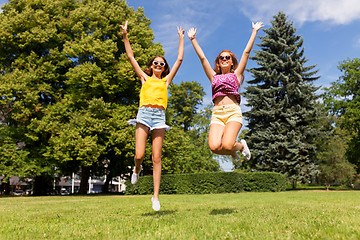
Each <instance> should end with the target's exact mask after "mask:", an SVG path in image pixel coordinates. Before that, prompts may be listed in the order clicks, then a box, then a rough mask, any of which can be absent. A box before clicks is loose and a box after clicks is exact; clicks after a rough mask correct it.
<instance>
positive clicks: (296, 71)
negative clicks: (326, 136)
mask: <svg viewBox="0 0 360 240" xmlns="http://www.w3.org/2000/svg"><path fill="white" fill-rule="evenodd" d="M271 23H272V28H269V29H264V32H265V33H266V35H265V36H264V37H260V39H261V40H262V43H261V44H258V46H260V47H261V49H262V50H261V51H255V56H254V57H252V58H251V59H253V60H255V61H256V62H257V64H258V65H260V67H257V68H253V69H250V70H249V72H251V73H252V74H253V77H254V79H253V80H249V81H247V82H248V84H249V86H248V87H247V88H246V92H245V97H246V98H247V100H248V104H247V106H249V107H251V110H250V111H248V112H246V113H245V114H244V115H245V117H246V118H247V119H248V122H249V124H248V128H249V130H250V132H249V134H248V135H247V138H248V142H249V147H250V148H251V152H252V160H251V162H250V164H251V167H253V168H255V169H257V170H260V171H274V172H279V173H283V174H286V175H287V176H288V177H289V179H290V181H291V182H292V183H293V187H295V186H296V185H295V184H296V182H298V181H305V180H308V179H309V178H310V177H311V175H313V174H315V173H316V172H317V163H316V156H315V150H316V145H315V138H314V137H315V136H316V135H317V132H318V130H317V129H316V128H314V127H313V126H315V124H314V122H316V121H317V118H318V113H317V112H318V110H317V109H318V108H317V107H316V104H317V103H316V100H317V99H318V96H317V95H316V94H315V91H316V90H317V89H318V88H317V87H315V86H313V82H314V81H315V80H316V79H318V78H319V77H317V76H314V75H315V74H316V73H317V70H313V69H314V68H315V65H313V66H304V65H305V63H306V62H307V59H306V58H305V57H304V49H303V48H302V45H303V39H302V37H301V36H298V35H295V31H296V29H295V28H294V27H293V24H292V22H289V21H288V20H287V17H286V15H285V14H284V13H283V12H279V13H278V14H277V15H275V16H274V19H273V20H272V21H271Z"/></svg>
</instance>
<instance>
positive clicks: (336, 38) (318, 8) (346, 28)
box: [0, 0, 360, 170]
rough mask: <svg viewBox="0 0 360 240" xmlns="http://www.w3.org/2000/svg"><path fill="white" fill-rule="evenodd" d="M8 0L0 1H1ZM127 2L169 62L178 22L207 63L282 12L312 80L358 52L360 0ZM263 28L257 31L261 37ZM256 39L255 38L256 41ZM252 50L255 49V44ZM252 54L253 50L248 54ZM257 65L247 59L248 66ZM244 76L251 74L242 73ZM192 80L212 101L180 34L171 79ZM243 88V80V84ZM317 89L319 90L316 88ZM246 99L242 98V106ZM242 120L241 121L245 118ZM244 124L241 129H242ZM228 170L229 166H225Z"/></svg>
mask: <svg viewBox="0 0 360 240" xmlns="http://www.w3.org/2000/svg"><path fill="white" fill-rule="evenodd" d="M6 2H7V1H3V0H0V4H1V5H3V4H4V3H6ZM127 2H128V5H129V6H130V7H134V9H137V8H138V7H143V8H144V12H145V15H146V17H147V18H149V19H150V20H151V21H152V23H151V26H150V27H151V28H152V30H153V32H154V35H155V40H154V41H155V42H159V43H161V44H162V46H163V48H164V50H165V57H166V59H167V60H168V62H169V64H170V65H172V64H173V63H174V62H175V59H176V56H177V48H178V35H177V28H176V27H177V26H182V27H183V28H185V30H187V29H189V28H190V27H196V28H197V40H198V42H199V44H200V46H201V47H202V49H203V51H204V53H205V55H206V57H207V58H208V60H209V62H210V63H211V64H213V62H214V60H215V58H216V56H217V55H218V54H219V52H220V51H221V50H223V49H229V50H231V51H233V52H234V53H235V54H236V55H237V56H239V57H240V56H241V54H242V52H243V50H244V48H245V45H246V43H247V41H248V39H249V37H250V34H251V30H252V29H251V22H252V21H253V22H256V21H262V22H264V25H265V27H264V28H270V27H271V23H270V20H272V19H273V16H274V15H276V14H277V13H278V12H279V11H283V12H284V13H285V14H286V15H287V16H288V20H290V21H292V22H293V24H294V27H295V28H297V31H296V34H297V35H301V36H302V37H303V38H304V44H303V47H304V50H305V53H304V55H305V57H306V58H307V59H308V62H307V65H306V66H309V65H317V66H316V69H318V70H319V72H318V76H320V79H319V80H317V81H316V82H315V83H314V84H315V85H316V86H321V87H329V86H330V83H331V82H334V81H335V80H337V79H338V78H339V76H341V72H340V71H339V70H338V69H337V66H338V64H339V61H343V60H345V59H347V58H355V57H359V56H360V4H359V2H358V0H301V1H300V0H298V1H289V0H252V1H249V0H220V1H218V0H201V1H199V0H162V1H156V0H128V1H127ZM264 35H265V34H264V32H263V31H262V30H260V31H259V33H258V36H264ZM256 43H260V39H258V38H257V39H256V41H255V44H256ZM253 50H260V48H259V47H258V46H256V45H254V47H253ZM253 55H254V52H253V51H252V53H251V56H253ZM253 67H256V63H255V62H254V61H251V60H250V61H249V62H248V65H247V68H248V69H249V68H253ZM245 74H246V75H245V80H246V79H252V77H251V74H250V73H248V72H246V73H245ZM181 81H197V82H199V83H201V85H202V86H203V87H204V90H205V92H206V96H205V98H204V105H207V104H209V103H211V87H210V82H209V80H208V79H207V78H206V76H205V73H204V72H203V69H202V66H201V64H200V61H199V59H198V57H197V55H196V53H195V51H194V49H193V48H192V45H191V42H190V40H189V39H188V38H187V36H186V38H185V54H184V61H183V64H182V66H181V67H180V69H179V71H178V74H177V75H176V77H175V79H174V80H173V82H174V83H176V84H179V83H180V82H181ZM244 87H246V82H245V84H244ZM242 90H243V89H241V90H240V91H242ZM320 92H321V90H320V91H319V93H320ZM244 103H246V99H245V98H243V99H242V104H241V108H242V110H243V111H248V110H249V109H247V108H246V107H245V106H244ZM245 124H246V122H245ZM245 127H246V126H244V127H243V128H245ZM223 168H224V169H225V170H229V169H230V168H231V165H227V166H224V165H223Z"/></svg>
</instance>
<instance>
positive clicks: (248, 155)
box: [240, 139, 251, 160]
mask: <svg viewBox="0 0 360 240" xmlns="http://www.w3.org/2000/svg"><path fill="white" fill-rule="evenodd" d="M240 142H241V143H242V145H244V149H243V151H242V152H241V153H242V155H244V157H245V158H246V159H247V160H250V158H251V153H250V149H249V147H248V145H247V144H246V141H245V140H244V139H241V140H240Z"/></svg>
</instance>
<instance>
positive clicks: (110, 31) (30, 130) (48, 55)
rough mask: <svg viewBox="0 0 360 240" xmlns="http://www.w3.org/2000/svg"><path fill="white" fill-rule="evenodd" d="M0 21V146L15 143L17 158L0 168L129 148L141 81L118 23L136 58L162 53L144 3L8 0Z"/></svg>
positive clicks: (37, 171) (47, 167) (74, 164)
mask: <svg viewBox="0 0 360 240" xmlns="http://www.w3.org/2000/svg"><path fill="white" fill-rule="evenodd" d="M0 20H1V23H0V35H1V36H0V46H1V47H0V72H1V76H0V78H1V79H0V80H1V84H0V95H1V99H0V106H2V108H1V110H2V112H1V114H2V123H3V125H4V126H2V131H3V130H4V131H3V132H5V133H8V134H7V135H6V137H4V138H3V139H4V140H3V141H5V142H8V144H10V145H7V146H8V147H7V148H6V149H5V148H2V150H1V151H2V154H0V155H1V156H5V155H4V154H5V152H6V151H8V149H10V148H11V149H14V148H15V146H16V144H18V143H24V144H23V146H22V147H21V148H19V149H18V151H17V153H20V152H21V153H23V154H21V156H22V157H21V159H22V161H18V162H11V163H9V162H7V163H6V165H3V166H9V167H7V168H6V171H5V170H3V171H2V173H1V174H6V175H7V176H11V175H19V176H20V177H24V176H27V177H30V176H42V175H46V176H53V175H54V173H55V172H56V171H58V170H56V169H57V167H58V166H64V169H65V168H66V169H72V171H78V170H80V168H81V167H86V168H87V171H90V170H91V168H94V166H96V165H101V164H100V163H103V161H105V160H106V161H107V162H109V161H110V162H112V161H115V162H118V161H120V160H121V161H122V162H124V161H125V157H126V159H127V158H128V157H129V156H127V154H126V153H124V152H123V151H124V150H125V151H126V149H129V148H130V149H131V150H133V148H134V146H133V144H132V143H130V141H131V138H129V135H130V133H129V131H128V130H127V127H125V121H126V120H127V119H128V118H130V116H131V115H133V113H134V112H135V107H134V105H135V104H137V102H138V93H139V90H140V82H139V81H138V80H137V78H136V74H135V73H134V71H133V69H132V67H131V65H130V64H129V62H128V60H127V58H126V55H125V54H123V53H124V52H125V51H124V46H123V43H122V38H121V37H120V36H119V35H118V33H119V31H120V27H119V25H120V24H123V23H124V22H125V21H126V20H129V26H131V28H132V29H131V31H130V34H129V38H130V41H131V42H132V43H133V50H134V54H135V56H136V58H137V60H138V62H139V64H140V66H142V67H144V66H145V63H146V61H147V60H148V59H150V57H151V56H154V55H161V54H163V50H162V47H161V45H160V44H157V43H153V39H154V36H153V33H152V30H151V29H150V27H149V26H150V20H149V19H147V18H146V17H145V15H144V12H143V9H141V8H139V9H137V10H136V11H134V10H133V9H132V8H129V7H128V6H127V4H126V2H125V1H123V0H83V1H78V0H64V1H52V0H42V1H40V0H34V1H26V0H10V1H9V3H8V4H5V5H4V7H3V12H2V13H1V14H0ZM125 104H126V105H129V107H126V108H123V107H121V106H123V105H125ZM14 132H16V133H17V134H13V133H14ZM4 149H5V150H4ZM7 154H8V152H7ZM1 159H3V158H1ZM10 160H11V158H10ZM10 160H9V159H8V158H7V161H10ZM17 160H18V159H17V157H16V160H14V161H17ZM131 160H132V159H131ZM1 161H5V160H1ZM2 163H4V162H1V164H2ZM65 163H66V164H65ZM67 163H68V164H67ZM19 164H20V165H21V166H19ZM112 165H114V164H112ZM11 166H17V167H19V168H22V169H26V171H25V170H24V171H22V172H19V171H15V170H14V168H12V167H11ZM65 166H66V167H65ZM89 167H90V169H89ZM12 169H13V170H12ZM83 170H84V169H83ZM108 171H111V169H110V170H108ZM83 172H85V170H84V171H83ZM120 172H122V173H127V172H129V169H128V167H127V166H126V167H125V166H122V170H121V171H120ZM34 179H36V178H34ZM43 179H44V178H43ZM84 181H85V182H86V179H84Z"/></svg>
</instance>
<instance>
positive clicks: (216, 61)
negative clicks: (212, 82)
mask: <svg viewBox="0 0 360 240" xmlns="http://www.w3.org/2000/svg"><path fill="white" fill-rule="evenodd" d="M224 52H226V53H228V54H229V55H230V57H231V59H232V62H233V65H232V66H231V69H230V72H234V71H235V69H236V68H237V66H238V64H239V63H238V60H237V57H236V55H235V54H233V53H232V52H231V51H230V50H223V51H221V53H219V55H218V56H217V57H216V59H215V67H214V71H215V72H216V74H222V72H221V68H220V63H219V58H220V55H221V54H222V53H224Z"/></svg>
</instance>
